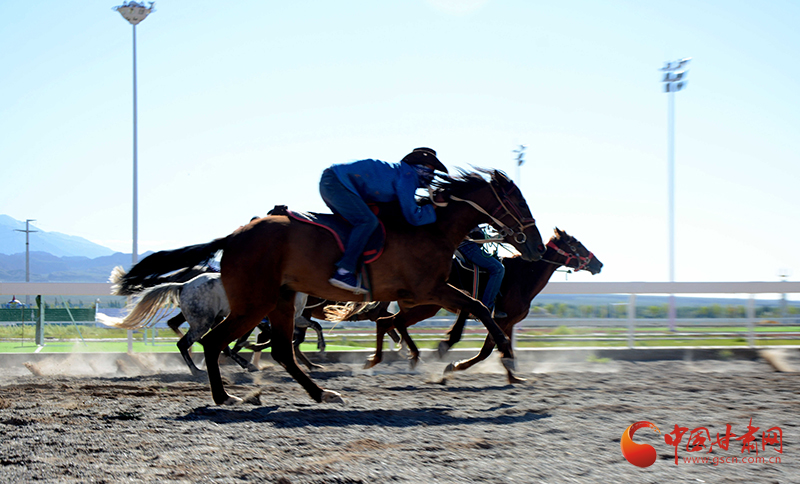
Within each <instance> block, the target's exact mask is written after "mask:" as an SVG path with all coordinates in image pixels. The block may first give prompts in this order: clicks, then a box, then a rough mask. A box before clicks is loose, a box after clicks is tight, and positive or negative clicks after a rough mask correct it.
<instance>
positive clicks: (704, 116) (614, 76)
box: [0, 0, 800, 281]
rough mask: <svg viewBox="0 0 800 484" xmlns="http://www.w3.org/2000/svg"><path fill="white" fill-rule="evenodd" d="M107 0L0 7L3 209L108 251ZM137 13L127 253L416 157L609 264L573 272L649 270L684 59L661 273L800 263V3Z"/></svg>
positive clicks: (626, 276) (119, 163) (125, 111)
mask: <svg viewBox="0 0 800 484" xmlns="http://www.w3.org/2000/svg"><path fill="white" fill-rule="evenodd" d="M115 5H116V3H115V2H108V3H105V2H97V1H89V2H50V1H38V2H13V3H12V2H2V3H0V45H4V46H6V48H4V49H3V54H2V57H0V59H2V61H1V62H0V157H2V167H3V169H4V171H5V173H6V175H7V176H6V178H5V181H4V183H3V189H2V191H0V213H3V214H6V215H9V216H11V217H13V218H15V219H18V220H25V219H26V218H30V219H36V226H37V227H38V228H40V229H42V230H46V231H57V232H63V233H67V234H70V235H77V236H81V237H85V238H87V239H89V240H92V241H94V242H97V243H100V244H102V245H105V246H107V247H110V248H112V249H115V250H118V251H122V252H130V251H131V236H132V222H131V211H132V187H131V185H132V181H131V173H132V72H131V71H132V65H131V64H132V53H131V48H132V32H131V30H132V27H131V26H130V25H129V24H128V23H127V22H126V21H125V20H124V19H122V17H121V16H120V15H119V14H118V13H117V12H115V11H114V10H112V7H114V6H115ZM155 7H156V12H155V13H153V14H152V15H151V16H150V17H148V18H147V19H146V20H145V21H144V22H143V23H141V24H140V25H139V26H138V27H137V49H138V94H139V109H138V114H139V252H140V253H142V252H144V251H146V250H161V249H173V248H178V247H182V246H185V245H190V244H195V243H201V242H206V241H209V240H211V239H213V238H216V237H219V236H223V235H226V234H228V233H230V232H231V231H232V230H233V229H235V228H236V227H238V226H239V225H241V224H242V223H245V222H247V221H248V220H249V219H250V217H252V216H254V215H263V214H265V213H266V212H267V210H269V209H270V208H272V206H273V205H275V204H288V205H289V206H290V207H291V208H295V209H298V210H313V211H327V208H326V207H325V205H324V204H323V203H322V201H321V199H320V197H319V193H318V188H317V183H318V180H319V175H320V173H321V172H322V170H323V169H324V168H325V167H327V166H328V165H330V164H333V163H342V162H347V161H352V160H357V159H361V158H378V159H382V160H385V161H397V160H399V159H400V158H401V157H402V156H403V155H404V154H405V153H406V152H408V151H409V150H410V149H412V148H414V147H417V146H430V147H433V148H434V149H436V150H437V151H438V152H439V154H440V158H441V160H442V161H443V162H444V163H445V164H446V165H447V166H448V167H450V168H456V167H465V168H468V167H469V166H470V165H474V166H480V167H493V168H498V169H501V170H504V171H506V172H507V173H508V174H509V175H510V176H512V177H514V178H515V179H518V180H519V181H520V186H521V188H522V190H523V193H524V194H525V196H526V198H527V200H528V203H529V205H530V207H531V210H532V212H533V214H534V216H535V217H536V219H537V221H538V222H539V225H540V230H541V231H542V233H543V235H544V236H545V238H547V237H549V236H550V235H551V234H552V228H553V227H555V226H558V227H559V228H561V229H564V230H567V231H568V232H569V233H571V234H573V235H575V236H576V237H577V238H578V239H580V240H581V241H583V242H584V243H585V245H586V246H587V247H588V248H589V249H590V250H593V251H594V252H595V253H596V254H597V256H598V257H599V258H600V259H601V260H602V261H603V262H604V263H605V267H604V269H603V272H602V273H601V274H600V275H597V276H589V275H588V274H576V275H571V276H570V280H575V281H581V280H586V281H588V280H592V281H631V280H632V281H664V280H667V279H668V269H667V267H668V252H667V176H666V175H667V95H665V94H663V93H662V92H661V86H660V85H659V84H660V83H659V81H660V72H659V70H658V69H659V68H660V67H662V65H663V64H664V62H665V61H669V60H674V59H678V58H682V57H692V58H693V60H692V62H691V63H690V64H689V68H690V72H689V76H688V79H689V84H688V88H687V89H686V90H685V91H682V92H680V93H678V94H677V96H676V146H675V162H676V190H675V197H676V280H678V281H742V280H744V281H747V280H776V279H777V274H778V271H779V270H780V269H788V270H789V271H790V273H791V274H792V276H791V277H790V279H792V280H797V277H798V276H800V251H799V250H798V241H799V240H800V223H798V222H800V217H798V215H797V214H798V213H799V212H800V201H798V196H797V190H796V189H797V185H798V181H799V180H800V176H799V175H800V164H798V153H800V141H798V136H797V134H796V133H797V131H798V127H800V109H798V108H800V86H799V85H798V79H800V67H798V63H797V62H796V54H797V52H800V34H798V33H797V29H796V25H797V24H798V20H800V4H798V3H797V2H779V1H768V2H743V1H725V2H722V1H700V2H697V1H693V2H688V1H673V2H627V1H606V2H586V1H574V2H561V3H558V2H539V1H515V0H503V1H501V0H471V1H462V2H458V1H455V0H450V1H448V0H405V1H382V2H374V1H344V2H336V3H333V2H321V1H317V2H313V1H297V2H275V1H260V2H255V1H252V2H251V1H237V2H230V4H226V3H222V2H204V1H193V2H184V1H163V2H157V3H156V5H155ZM9 47H10V48H9ZM519 144H525V145H527V146H528V148H527V152H526V160H527V161H526V163H525V164H524V165H523V166H522V168H521V170H520V171H519V173H517V169H516V167H515V164H514V153H513V152H512V150H514V149H515V148H516V147H517V146H518V145H519ZM11 175H13V176H11ZM20 244H21V251H22V250H24V240H22V239H21V242H20ZM32 250H35V248H32ZM560 277H561V276H557V278H560Z"/></svg>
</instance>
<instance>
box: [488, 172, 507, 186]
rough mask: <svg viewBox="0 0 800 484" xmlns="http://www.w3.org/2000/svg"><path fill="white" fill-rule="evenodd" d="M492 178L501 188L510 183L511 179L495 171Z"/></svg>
mask: <svg viewBox="0 0 800 484" xmlns="http://www.w3.org/2000/svg"><path fill="white" fill-rule="evenodd" d="M492 178H493V179H495V180H497V181H498V182H499V183H500V184H501V185H503V186H506V185H508V184H509V183H510V182H511V179H510V178H508V176H506V174H505V173H503V172H502V171H500V170H495V171H494V173H492Z"/></svg>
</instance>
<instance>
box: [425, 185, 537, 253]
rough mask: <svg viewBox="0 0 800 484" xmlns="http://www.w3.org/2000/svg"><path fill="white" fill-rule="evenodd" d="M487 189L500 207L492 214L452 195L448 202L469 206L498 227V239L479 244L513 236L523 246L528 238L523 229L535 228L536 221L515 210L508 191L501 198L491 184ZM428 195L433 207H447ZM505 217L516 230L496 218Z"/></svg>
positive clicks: (469, 201)
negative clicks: (512, 221) (462, 203)
mask: <svg viewBox="0 0 800 484" xmlns="http://www.w3.org/2000/svg"><path fill="white" fill-rule="evenodd" d="M509 184H510V185H513V184H514V182H512V181H509ZM489 188H491V189H492V194H494V196H495V198H496V199H497V201H498V202H499V203H500V205H499V206H498V207H497V208H496V209H495V210H494V211H493V212H492V213H489V212H487V211H486V210H485V209H484V208H483V207H481V206H480V205H478V204H477V203H475V202H473V201H472V200H467V199H464V198H459V197H456V196H454V195H450V200H453V201H455V202H465V203H467V204H469V205H471V206H472V208H474V209H475V210H477V211H479V212H480V213H482V214H484V215H486V216H487V217H489V218H490V219H491V220H492V222H494V223H493V225H494V226H495V228H498V227H499V228H498V235H499V237H498V238H495V239H482V240H480V242H481V243H486V242H502V241H504V239H505V238H506V237H512V236H513V237H514V242H516V243H518V244H524V243H525V241H526V240H528V236H527V235H525V229H527V228H528V227H534V226H536V220H534V219H533V218H528V217H525V216H524V215H522V213H520V211H519V210H517V208H516V207H515V206H514V204H513V203H511V201H510V200H509V199H508V191H506V190H503V191H502V195H503V196H502V197H501V196H500V195H499V194H498V193H497V190H495V188H494V184H493V183H489ZM429 194H430V199H431V202H432V203H433V204H434V205H436V206H437V207H442V206H445V205H447V204H446V203H445V204H442V203H437V202H436V201H434V199H433V194H432V193H430V192H429ZM501 212H504V213H501ZM498 214H499V215H498ZM506 216H508V217H511V218H512V219H513V220H514V222H515V224H516V228H514V227H510V226H508V225H506V224H505V223H503V222H502V221H501V220H500V219H499V218H498V217H506Z"/></svg>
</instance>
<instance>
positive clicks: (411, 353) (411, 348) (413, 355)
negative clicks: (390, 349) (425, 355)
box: [395, 318, 419, 370]
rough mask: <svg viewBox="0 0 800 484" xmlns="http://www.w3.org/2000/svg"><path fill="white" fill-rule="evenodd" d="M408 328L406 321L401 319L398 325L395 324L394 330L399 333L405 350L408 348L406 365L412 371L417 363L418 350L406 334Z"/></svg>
mask: <svg viewBox="0 0 800 484" xmlns="http://www.w3.org/2000/svg"><path fill="white" fill-rule="evenodd" d="M408 326H410V325H407V324H406V320H405V319H402V318H401V321H400V324H399V325H398V324H397V322H395V329H396V330H397V332H398V333H400V337H401V338H402V340H403V341H404V342H405V343H406V348H408V365H409V367H410V368H411V369H412V370H413V369H414V368H416V367H417V364H418V363H419V348H417V344H416V343H414V340H413V339H411V335H410V334H408Z"/></svg>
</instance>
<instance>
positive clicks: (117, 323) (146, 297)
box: [97, 282, 184, 329]
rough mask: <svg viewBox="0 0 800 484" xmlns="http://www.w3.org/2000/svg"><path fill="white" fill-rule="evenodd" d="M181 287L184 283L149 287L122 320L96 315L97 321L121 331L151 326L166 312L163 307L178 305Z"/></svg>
mask: <svg viewBox="0 0 800 484" xmlns="http://www.w3.org/2000/svg"><path fill="white" fill-rule="evenodd" d="M183 285H184V283H179V282H170V283H167V284H161V285H160V286H155V287H151V288H150V289H147V290H145V291H144V292H142V294H141V296H140V297H139V298H137V300H136V302H134V303H133V306H132V307H130V306H129V309H130V312H129V313H128V314H127V315H126V316H125V317H124V318H112V317H109V316H105V315H101V314H98V315H97V319H98V321H100V322H101V323H103V324H105V325H106V326H113V327H115V328H121V329H138V328H143V327H149V326H152V325H153V324H154V323H156V322H157V321H158V320H159V319H161V317H162V316H164V314H165V312H166V309H165V308H164V305H170V306H177V305H178V304H179V303H180V291H181V289H182V288H183Z"/></svg>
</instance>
